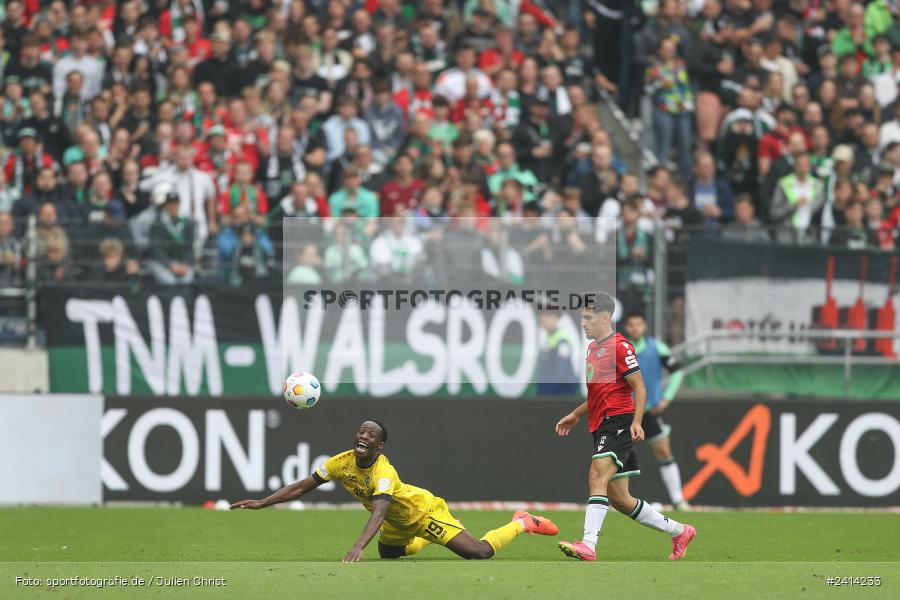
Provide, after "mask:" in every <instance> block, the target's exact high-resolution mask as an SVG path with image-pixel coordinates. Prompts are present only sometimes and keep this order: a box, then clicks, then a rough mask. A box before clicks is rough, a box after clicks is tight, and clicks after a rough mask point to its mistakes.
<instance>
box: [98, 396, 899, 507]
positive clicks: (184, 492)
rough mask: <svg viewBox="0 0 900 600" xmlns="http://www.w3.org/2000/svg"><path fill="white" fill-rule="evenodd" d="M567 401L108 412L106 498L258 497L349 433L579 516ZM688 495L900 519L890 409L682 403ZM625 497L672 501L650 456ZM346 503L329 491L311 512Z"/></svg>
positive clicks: (435, 486) (139, 402)
mask: <svg viewBox="0 0 900 600" xmlns="http://www.w3.org/2000/svg"><path fill="white" fill-rule="evenodd" d="M576 404H577V401H575V400H570V399H565V398H552V399H539V400H527V401H521V402H519V403H516V404H511V403H510V401H509V400H502V399H493V398H491V399H486V398H479V399H450V400H424V399H414V398H389V399H379V400H372V399H363V398H347V397H328V398H325V399H324V400H323V401H322V402H321V403H320V404H319V405H318V406H317V407H316V408H315V409H314V410H312V411H309V412H298V411H296V410H293V409H290V408H288V407H286V406H283V405H282V403H281V401H280V400H276V399H253V400H249V399H236V398H230V399H223V398H215V399H213V398H208V399H207V398H192V399H184V398H133V397H128V398H107V399H106V407H105V414H104V419H103V426H102V431H103V435H104V455H105V461H106V464H105V465H103V468H102V469H101V474H102V480H103V486H104V499H105V500H106V501H112V500H138V501H181V502H186V503H200V502H203V501H206V500H210V499H218V498H225V499H230V500H235V499H239V498H244V497H263V496H266V495H268V494H269V493H270V492H271V490H273V489H276V488H278V487H279V486H280V485H282V484H283V483H285V482H290V481H294V480H296V479H299V478H302V477H305V476H307V475H309V474H310V473H311V472H312V470H313V469H314V468H315V467H316V466H318V464H319V463H320V462H322V461H324V460H325V459H326V458H328V457H329V456H330V455H332V454H336V453H338V452H341V451H343V450H346V449H348V448H350V447H351V445H352V440H353V436H354V434H355V431H356V428H357V426H358V425H359V424H360V423H361V422H362V421H364V420H366V419H370V418H376V419H378V420H380V421H382V422H384V423H385V424H386V426H387V427H388V428H389V430H390V442H389V444H388V445H387V446H386V451H385V453H386V454H387V455H388V456H389V457H390V459H391V462H392V464H393V465H394V466H395V467H396V468H397V471H398V473H399V474H400V477H401V479H402V480H403V481H405V482H407V483H411V484H414V485H418V486H421V487H425V488H428V489H429V490H431V491H432V492H434V493H435V494H437V495H440V496H443V497H444V498H446V499H447V500H533V501H548V502H550V501H569V502H581V501H583V500H584V499H585V497H586V494H587V470H588V466H589V463H590V455H591V450H592V445H591V440H590V437H589V436H588V435H587V431H586V423H585V422H582V423H581V424H579V427H578V429H577V430H576V432H575V433H574V434H573V435H571V436H569V437H567V438H559V437H557V436H556V434H555V433H554V425H555V423H556V421H557V420H558V419H559V418H560V417H561V416H562V415H563V414H564V413H566V412H567V411H568V410H570V409H571V408H573V407H574V406H575V405H576ZM666 419H667V420H668V422H669V423H670V424H671V425H672V442H673V448H674V452H675V456H676V457H677V459H678V461H679V463H680V465H681V472H682V478H683V482H684V491H685V496H686V497H687V499H688V500H690V501H691V502H693V503H695V504H700V505H717V506H783V505H784V506H896V505H900V404H898V403H894V402H852V403H845V402H825V401H782V402H769V403H765V404H763V403H754V402H750V401H721V402H717V401H684V402H678V403H675V404H674V405H673V406H672V407H671V408H670V409H669V411H668V412H667V413H666ZM639 453H640V458H641V468H642V471H643V476H641V477H636V478H633V479H632V487H631V490H632V493H633V494H634V495H635V496H638V497H641V498H644V499H646V500H649V501H661V502H665V501H668V498H667V496H666V492H665V490H664V488H663V486H662V483H661V481H660V478H659V470H658V467H657V465H656V464H655V461H654V460H653V459H652V457H651V454H650V452H649V448H647V445H646V444H640V446H639ZM307 499H308V500H311V501H319V502H348V501H351V498H350V496H348V495H347V494H346V493H345V492H344V491H343V490H342V489H339V488H337V489H336V488H335V487H334V486H323V488H320V489H319V490H318V491H316V492H314V493H313V494H312V495H311V496H309V497H308V498H307Z"/></svg>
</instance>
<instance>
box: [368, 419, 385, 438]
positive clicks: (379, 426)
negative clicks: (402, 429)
mask: <svg viewBox="0 0 900 600" xmlns="http://www.w3.org/2000/svg"><path fill="white" fill-rule="evenodd" d="M369 421H370V422H372V423H375V424H376V425H378V428H379V429H381V441H382V442H387V438H388V432H387V427H385V426H384V423H382V422H381V421H379V420H378V419H369Z"/></svg>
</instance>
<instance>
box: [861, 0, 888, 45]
mask: <svg viewBox="0 0 900 600" xmlns="http://www.w3.org/2000/svg"><path fill="white" fill-rule="evenodd" d="M863 23H864V28H865V31H866V36H867V37H869V38H874V37H875V36H876V35H879V34H882V33H884V32H885V31H887V30H888V29H890V28H891V26H892V25H893V24H894V16H893V15H892V14H891V6H890V2H888V0H874V1H873V2H869V4H868V6H866V12H865V17H864V19H863Z"/></svg>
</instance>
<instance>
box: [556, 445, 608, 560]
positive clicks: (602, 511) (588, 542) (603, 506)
mask: <svg viewBox="0 0 900 600" xmlns="http://www.w3.org/2000/svg"><path fill="white" fill-rule="evenodd" d="M618 469H619V465H618V463H617V462H616V458H615V455H612V456H601V457H597V458H595V459H593V460H592V461H591V469H590V471H589V472H588V490H589V491H590V496H589V498H588V505H587V509H586V510H585V512H584V534H583V536H582V539H581V540H580V541H577V542H565V541H561V542H560V543H559V549H560V550H562V552H563V554H565V555H566V556H570V557H572V558H577V559H578V560H596V559H597V554H596V549H597V540H598V539H599V538H600V529H601V528H602V527H603V519H604V518H606V513H607V511H608V510H609V500H608V498H607V488H608V487H609V484H610V478H611V477H612V476H613V475H614V474H615V473H616V471H618Z"/></svg>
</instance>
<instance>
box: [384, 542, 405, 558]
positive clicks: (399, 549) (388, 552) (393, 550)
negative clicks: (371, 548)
mask: <svg viewBox="0 0 900 600" xmlns="http://www.w3.org/2000/svg"><path fill="white" fill-rule="evenodd" d="M404 554H405V549H404V548H403V546H387V545H385V544H382V543H381V542H378V555H379V556H380V557H381V558H400V557H401V556H404Z"/></svg>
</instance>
